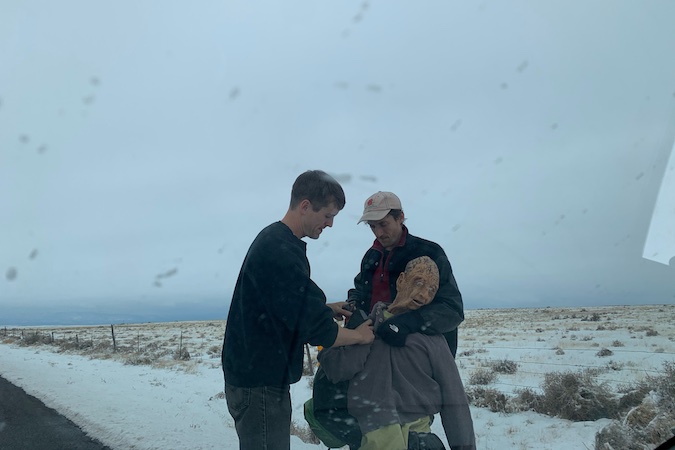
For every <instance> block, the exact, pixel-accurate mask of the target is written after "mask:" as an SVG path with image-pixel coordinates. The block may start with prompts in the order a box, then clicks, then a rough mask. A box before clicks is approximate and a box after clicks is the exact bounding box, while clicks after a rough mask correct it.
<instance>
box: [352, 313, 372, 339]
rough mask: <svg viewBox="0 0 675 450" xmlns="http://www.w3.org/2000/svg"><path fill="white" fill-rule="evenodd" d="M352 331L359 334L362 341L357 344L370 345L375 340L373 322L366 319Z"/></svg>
mask: <svg viewBox="0 0 675 450" xmlns="http://www.w3.org/2000/svg"><path fill="white" fill-rule="evenodd" d="M354 331H356V332H358V333H359V337H360V338H361V339H362V341H361V342H359V344H370V343H371V342H373V341H374V340H375V333H373V321H372V320H370V319H366V321H365V322H363V323H362V324H361V325H359V326H358V327H356V328H354Z"/></svg>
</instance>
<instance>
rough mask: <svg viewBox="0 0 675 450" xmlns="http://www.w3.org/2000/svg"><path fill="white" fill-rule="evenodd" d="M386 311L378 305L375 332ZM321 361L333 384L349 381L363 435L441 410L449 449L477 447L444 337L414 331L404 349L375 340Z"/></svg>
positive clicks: (329, 353) (351, 405)
mask: <svg viewBox="0 0 675 450" xmlns="http://www.w3.org/2000/svg"><path fill="white" fill-rule="evenodd" d="M385 309H386V306H385V305H384V304H383V303H378V304H377V305H375V308H374V309H373V312H372V313H371V316H370V317H371V318H372V319H373V325H374V328H375V329H376V330H377V328H378V327H379V326H380V325H381V324H382V323H383V322H384V320H385V314H386V313H385V312H384V310H385ZM318 358H319V362H320V363H321V367H322V368H323V370H324V371H325V373H326V376H327V377H328V379H329V380H331V381H332V382H334V383H336V382H341V381H344V380H350V381H349V388H348V391H347V392H348V394H347V397H348V409H349V412H350V413H351V414H352V415H353V416H354V417H355V418H356V420H357V421H358V424H359V426H360V428H361V432H362V433H363V434H366V433H368V432H370V431H373V430H376V429H379V428H382V427H385V426H387V425H389V424H395V423H398V424H401V425H403V424H405V423H409V422H412V421H414V420H416V419H419V418H421V417H424V416H433V415H434V414H436V413H439V412H440V414H441V421H442V423H443V428H444V430H445V434H446V437H447V439H448V443H449V444H450V447H451V448H453V449H454V448H461V449H467V450H468V449H475V448H476V446H475V436H474V429H473V420H472V419H471V412H470V409H469V402H468V399H467V396H466V393H465V392H464V386H463V384H462V380H461V378H460V375H459V371H458V370H457V365H456V364H455V360H454V358H453V357H452V356H451V355H450V351H449V349H448V346H447V345H446V344H445V340H444V339H443V338H442V337H441V336H439V335H434V336H426V335H423V334H421V333H413V334H411V335H410V336H408V339H407V340H406V343H405V346H403V347H392V346H390V345H387V344H386V343H384V341H382V340H381V339H380V338H379V337H376V338H375V340H374V341H373V343H372V344H367V345H350V346H343V347H333V348H327V349H324V350H322V351H321V352H319V356H318Z"/></svg>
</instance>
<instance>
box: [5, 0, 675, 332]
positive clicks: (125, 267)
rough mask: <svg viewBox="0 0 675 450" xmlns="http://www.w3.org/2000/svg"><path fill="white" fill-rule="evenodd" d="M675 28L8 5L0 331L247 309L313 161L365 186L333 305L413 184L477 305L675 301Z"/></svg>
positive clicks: (413, 219)
mask: <svg viewBox="0 0 675 450" xmlns="http://www.w3.org/2000/svg"><path fill="white" fill-rule="evenodd" d="M674 17H675V3H673V2H670V1H666V0H662V1H652V2H648V3H644V2H634V1H632V0H631V1H629V0H625V1H623V0H622V1H617V0H611V1H609V0H607V1H594V2H582V1H574V2H569V1H566V0H565V1H564V0H556V1H548V2H540V1H535V0H532V1H496V0H495V1H482V2H459V1H446V0H443V1H440V0H438V1H425V2H410V1H402V0H387V1H368V2H363V1H332V2H314V1H294V0H292V1H286V2H275V1H261V2H250V1H229V0H228V1H222V0H219V1H201V2H198V3H189V4H188V3H186V2H173V1H171V2H167V1H145V2H113V1H99V2H91V1H85V0H64V1H60V2H41V1H21V2H19V1H13V2H12V1H9V2H2V4H0V230H1V231H0V275H1V278H0V303H2V308H0V324H18V323H33V322H35V323H37V322H43V323H44V322H47V323H50V322H59V323H66V322H74V321H80V322H87V321H95V322H97V323H100V322H103V323H105V322H110V321H137V320H143V321H145V320H163V319H174V320H187V319H192V318H200V319H208V318H213V319H218V318H224V317H225V315H226V313H227V308H228V304H229V301H230V297H231V293H232V288H233V285H234V282H235V281H236V278H237V274H238V272H239V268H240V266H241V262H242V260H243V258H244V255H245V253H246V251H247V249H248V246H249V244H250V243H251V241H252V240H253V239H254V237H255V235H256V234H257V233H258V232H259V231H260V230H261V229H262V228H263V227H264V226H266V225H268V224H269V223H271V222H273V221H276V220H279V219H281V217H283V215H284V213H285V212H286V209H287V206H288V201H289V196H290V188H291V184H292V183H293V181H294V179H295V177H296V176H297V175H298V174H300V173H301V172H303V171H305V170H307V169H323V170H326V171H327V172H329V173H331V174H333V175H334V176H335V177H336V178H338V179H339V180H340V181H341V182H342V184H343V187H344V188H345V192H346V194H347V205H346V207H345V209H344V210H343V211H342V212H341V213H340V214H339V215H338V217H337V219H336V221H335V224H334V227H333V228H332V229H330V230H326V231H325V232H324V233H323V235H322V236H321V239H320V240H318V241H311V240H310V241H309V243H308V244H309V245H308V248H309V251H308V253H309V258H310V262H311V265H312V276H313V278H314V280H315V281H316V282H317V283H318V284H319V285H320V286H321V287H322V288H323V289H324V291H325V292H326V294H327V295H328V297H329V300H331V301H337V300H343V299H344V298H345V295H346V291H347V289H348V288H349V287H350V286H351V283H352V280H353V277H354V275H356V273H357V271H358V268H359V262H360V259H361V257H362V255H363V253H364V252H365V251H366V250H367V248H368V247H369V246H370V245H371V243H372V240H373V236H372V234H371V233H370V230H369V229H368V228H367V226H364V225H363V224H361V225H357V224H356V221H357V220H358V217H359V216H360V213H361V210H362V206H363V201H364V200H365V199H366V198H367V197H368V196H369V195H370V194H372V193H373V192H375V191H378V190H389V191H394V192H396V193H397V194H398V195H399V197H400V198H401V200H402V202H403V208H404V211H405V213H406V217H407V218H408V220H407V224H408V227H409V229H410V231H411V232H412V233H413V234H415V235H418V236H421V237H424V238H427V239H431V240H433V241H436V242H438V243H439V244H441V245H442V246H443V248H444V249H445V251H446V253H447V254H448V256H449V258H450V261H451V263H452V265H453V268H454V271H455V276H456V278H457V281H458V284H459V287H460V290H461V291H462V293H463V295H464V302H465V307H466V308H485V307H530V306H538V307H539V306H592V305H604V304H651V303H673V302H675V265H674V264H673V263H671V261H672V258H673V257H675V236H674V234H673V222H674V221H675V208H673V206H672V205H673V204H675V198H673V197H675V195H673V191H675V178H674V175H673V174H675V171H674V170H673V169H674V166H675V157H671V151H672V149H673V142H674V140H675V58H673V57H672V55H673V49H674V48H675V33H673V28H672V24H673V18H674ZM662 186H663V189H661V188H662ZM668 186H670V189H666V188H667V187H668ZM657 201H658V204H657ZM654 211H656V212H658V213H659V214H657V216H658V217H656V218H655V219H654V220H652V219H653V213H654ZM650 227H651V228H650ZM650 231H651V233H650Z"/></svg>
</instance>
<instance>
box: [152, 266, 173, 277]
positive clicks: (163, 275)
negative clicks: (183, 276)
mask: <svg viewBox="0 0 675 450" xmlns="http://www.w3.org/2000/svg"><path fill="white" fill-rule="evenodd" d="M177 273H178V269H177V268H175V267H174V268H173V269H169V270H167V271H166V272H163V273H158V274H157V275H156V276H155V278H157V279H161V278H169V277H172V276H174V275H176V274H177Z"/></svg>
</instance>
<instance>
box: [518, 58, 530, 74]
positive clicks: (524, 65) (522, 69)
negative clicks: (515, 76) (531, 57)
mask: <svg viewBox="0 0 675 450" xmlns="http://www.w3.org/2000/svg"><path fill="white" fill-rule="evenodd" d="M529 65H530V63H529V62H527V60H525V61H523V62H521V63H520V65H519V66H518V68H517V69H516V70H517V71H518V73H523V72H525V71H526V70H527V67H528V66H529Z"/></svg>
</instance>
